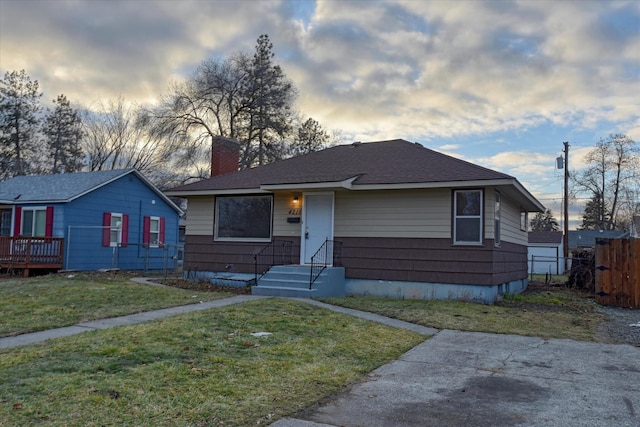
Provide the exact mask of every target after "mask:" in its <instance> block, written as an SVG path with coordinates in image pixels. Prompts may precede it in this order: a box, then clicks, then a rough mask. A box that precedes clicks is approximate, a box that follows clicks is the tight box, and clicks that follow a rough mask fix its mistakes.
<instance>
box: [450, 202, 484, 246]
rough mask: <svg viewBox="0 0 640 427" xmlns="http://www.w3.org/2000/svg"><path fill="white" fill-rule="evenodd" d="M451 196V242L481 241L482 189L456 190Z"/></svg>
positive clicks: (479, 242)
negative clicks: (452, 213)
mask: <svg viewBox="0 0 640 427" xmlns="http://www.w3.org/2000/svg"><path fill="white" fill-rule="evenodd" d="M453 194H454V196H453V212H454V215H453V242H454V243H458V244H481V243H482V190H456V191H454V193H453Z"/></svg>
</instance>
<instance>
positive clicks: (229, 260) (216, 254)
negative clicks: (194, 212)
mask: <svg viewBox="0 0 640 427" xmlns="http://www.w3.org/2000/svg"><path fill="white" fill-rule="evenodd" d="M274 239H276V240H291V241H292V242H293V247H292V249H291V261H292V262H293V263H298V262H299V261H300V238H294V239H291V238H286V237H277V236H276V237H274ZM268 244H269V243H266V242H215V241H214V240H213V236H194V235H187V236H185V254H184V270H185V271H189V270H196V271H213V272H224V271H226V272H230V273H253V270H254V261H253V254H254V253H255V252H256V251H259V250H260V249H262V248H264V247H265V246H267V245H268Z"/></svg>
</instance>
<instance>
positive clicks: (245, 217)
mask: <svg viewBox="0 0 640 427" xmlns="http://www.w3.org/2000/svg"><path fill="white" fill-rule="evenodd" d="M272 215H273V197H272V196H270V195H267V196H263V195H259V196H231V197H227V196H225V197H216V207H215V239H216V240H246V241H269V240H270V239H271V223H272V221H271V218H272Z"/></svg>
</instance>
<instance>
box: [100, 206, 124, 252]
mask: <svg viewBox="0 0 640 427" xmlns="http://www.w3.org/2000/svg"><path fill="white" fill-rule="evenodd" d="M102 227H103V228H102V246H111V247H126V246H127V244H128V242H129V215H127V214H125V213H117V212H105V213H104V214H103V215H102Z"/></svg>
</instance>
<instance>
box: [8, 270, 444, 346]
mask: <svg viewBox="0 0 640 427" xmlns="http://www.w3.org/2000/svg"><path fill="white" fill-rule="evenodd" d="M133 280H134V281H135V282H138V283H144V284H147V285H151V286H164V285H161V284H158V283H154V282H153V279H148V278H135V279H133ZM263 298H269V297H262V296H253V295H238V296H234V297H229V298H223V299H219V300H214V301H206V302H201V303H197V304H188V305H181V306H177V307H169V308H163V309H160V310H151V311H145V312H142V313H135V314H129V315H126V316H119V317H111V318H107V319H98V320H92V321H89V322H82V323H78V324H76V325H73V326H66V327H64V328H56V329H49V330H46V331H40V332H33V333H29V334H22V335H17V336H15V337H5V338H0V348H13V347H19V346H23V345H29V344H35V343H39V342H42V341H46V340H49V339H55V338H61V337H68V336H71V335H77V334H81V333H83V332H87V331H93V330H96V329H107V328H113V327H115V326H124V325H135V324H137V323H142V322H148V321H150V320H157V319H162V318H165V317H170V316H175V315H177V314H183V313H191V312H194V311H201V310H209V309H212V308H218V307H225V306H227V305H233V304H240V303H243V302H246V301H252V300H258V299H263ZM296 300H297V301H301V302H306V303H309V304H312V305H316V306H318V307H322V308H326V309H329V310H333V311H337V312H340V313H344V314H348V315H351V316H356V317H360V318H363V319H367V320H373V321H374V322H378V323H383V324H386V325H389V326H393V327H396V328H403V329H408V330H411V331H414V332H417V333H420V334H423V335H433V334H435V333H437V332H438V330H437V329H433V328H427V327H424V326H420V325H415V324H413V323H408V322H403V321H400V320H396V319H389V318H387V317H384V316H379V315H377V314H372V313H365V312H362V311H358V310H351V309H348V308H343V307H337V306H334V305H330V304H324V303H322V302H319V301H314V300H310V299H303V298H296Z"/></svg>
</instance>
